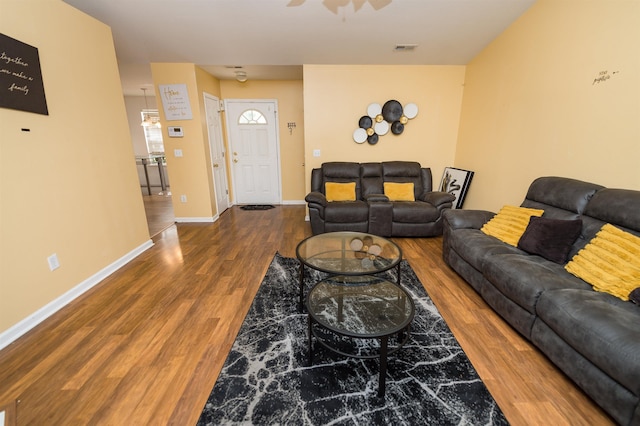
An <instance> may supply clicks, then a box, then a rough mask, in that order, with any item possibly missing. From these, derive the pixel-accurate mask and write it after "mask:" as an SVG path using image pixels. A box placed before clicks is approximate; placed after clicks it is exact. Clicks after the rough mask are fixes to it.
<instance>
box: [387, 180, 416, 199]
mask: <svg viewBox="0 0 640 426" xmlns="http://www.w3.org/2000/svg"><path fill="white" fill-rule="evenodd" d="M384 195H386V196H387V198H389V200H390V201H415V200H416V198H415V196H414V195H413V183H412V182H407V183H396V182H385V183H384Z"/></svg>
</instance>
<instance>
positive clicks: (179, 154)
mask: <svg viewBox="0 0 640 426" xmlns="http://www.w3.org/2000/svg"><path fill="white" fill-rule="evenodd" d="M173 155H174V156H176V157H182V150H181V149H174V150H173Z"/></svg>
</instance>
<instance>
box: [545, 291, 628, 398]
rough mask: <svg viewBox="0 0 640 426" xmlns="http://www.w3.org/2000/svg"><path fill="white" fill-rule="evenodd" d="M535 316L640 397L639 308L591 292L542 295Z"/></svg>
mask: <svg viewBox="0 0 640 426" xmlns="http://www.w3.org/2000/svg"><path fill="white" fill-rule="evenodd" d="M536 312H537V314H538V316H539V317H540V319H541V320H543V321H544V322H545V323H546V324H547V325H548V326H549V327H550V328H551V329H553V331H554V332H555V333H556V334H558V336H560V337H561V338H562V339H563V340H564V341H565V342H567V343H568V344H569V345H570V346H571V347H572V348H574V349H575V350H576V351H577V352H579V353H580V354H581V355H582V356H584V357H585V358H587V359H588V360H590V361H591V362H592V363H593V364H595V365H596V366H598V367H599V368H600V369H601V370H603V371H604V372H606V373H607V374H608V375H609V376H611V377H612V378H613V379H614V380H616V381H618V383H621V384H622V385H623V386H625V387H626V388H627V389H629V390H630V391H631V392H633V393H634V394H635V395H640V368H637V366H638V365H640V327H638V324H640V307H638V306H636V305H634V304H632V303H629V302H623V301H622V300H620V299H617V298H616V297H613V296H611V295H608V294H605V293H598V292H595V291H592V290H576V289H561V290H551V291H547V292H545V293H543V294H542V295H541V296H540V300H539V301H538V304H537V307H536Z"/></svg>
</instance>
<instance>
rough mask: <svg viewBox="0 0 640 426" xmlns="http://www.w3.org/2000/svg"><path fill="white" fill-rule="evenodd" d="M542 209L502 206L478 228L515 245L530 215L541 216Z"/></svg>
mask: <svg viewBox="0 0 640 426" xmlns="http://www.w3.org/2000/svg"><path fill="white" fill-rule="evenodd" d="M542 213H544V210H539V209H529V208H526V207H515V206H504V207H502V208H501V209H500V211H499V212H498V214H496V215H495V216H494V217H493V218H492V219H491V220H490V221H489V222H487V223H485V224H484V226H483V227H482V228H481V229H480V230H481V231H482V232H484V233H485V234H487V235H491V236H492V237H496V238H497V239H499V240H500V241H503V242H505V243H507V244H511V245H512V246H514V247H516V246H517V245H518V241H519V240H520V237H522V234H524V231H525V229H527V226H528V225H529V219H530V218H531V216H538V217H539V216H542Z"/></svg>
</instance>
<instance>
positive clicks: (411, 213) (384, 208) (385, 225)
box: [305, 161, 455, 237]
mask: <svg viewBox="0 0 640 426" xmlns="http://www.w3.org/2000/svg"><path fill="white" fill-rule="evenodd" d="M385 182H389V183H400V184H406V183H409V184H413V194H412V195H413V197H412V198H413V200H407V201H392V200H390V199H389V197H388V196H387V195H385V189H384V188H385V187H384V184H385ZM327 183H342V184H344V183H347V184H349V183H355V193H354V195H353V198H354V199H353V200H348V201H328V200H327V196H326V194H327V192H326V184H327ZM454 199H455V197H454V196H453V195H451V194H449V193H446V192H438V191H432V178H431V169H429V168H424V167H421V166H420V163H416V162H411V161H388V162H382V163H352V162H329V163H324V164H322V167H320V168H318V169H313V171H312V172H311V192H310V193H309V194H308V195H307V196H306V198H305V200H306V201H307V203H308V206H309V220H310V221H311V230H312V232H313V234H314V235H315V234H322V233H325V232H335V231H356V232H367V233H369V234H375V235H380V236H383V237H390V236H393V237H432V236H436V235H442V212H443V211H444V210H446V209H449V208H451V206H452V202H453V200H454Z"/></svg>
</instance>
